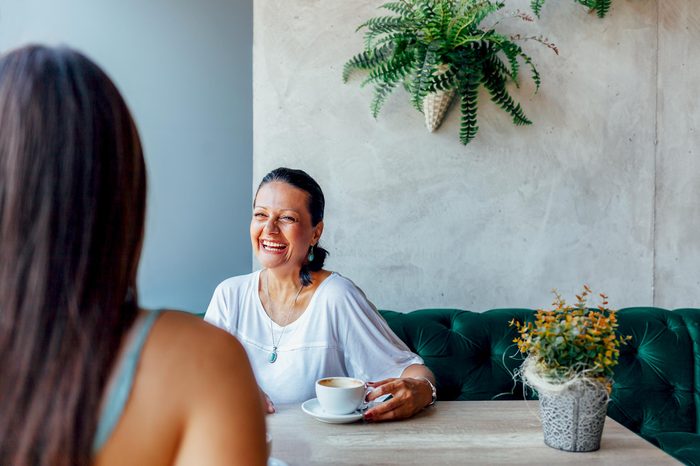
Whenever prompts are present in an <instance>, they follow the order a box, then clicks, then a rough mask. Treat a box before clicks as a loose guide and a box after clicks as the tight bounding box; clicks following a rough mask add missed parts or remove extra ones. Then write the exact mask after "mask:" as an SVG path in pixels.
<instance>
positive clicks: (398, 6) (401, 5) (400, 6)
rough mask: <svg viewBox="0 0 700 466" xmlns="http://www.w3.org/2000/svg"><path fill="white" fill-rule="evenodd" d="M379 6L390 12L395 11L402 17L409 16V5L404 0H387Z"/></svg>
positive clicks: (410, 10)
mask: <svg viewBox="0 0 700 466" xmlns="http://www.w3.org/2000/svg"><path fill="white" fill-rule="evenodd" d="M379 8H383V9H385V10H388V11H391V12H392V13H396V14H397V15H400V16H402V17H406V16H409V15H410V14H411V12H412V9H411V5H410V4H408V3H406V2H389V3H385V4H384V5H382V6H380V7H379Z"/></svg>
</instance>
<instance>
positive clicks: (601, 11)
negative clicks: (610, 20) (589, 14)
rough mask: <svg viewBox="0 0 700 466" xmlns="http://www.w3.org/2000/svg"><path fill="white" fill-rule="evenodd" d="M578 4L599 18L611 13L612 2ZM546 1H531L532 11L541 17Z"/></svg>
mask: <svg viewBox="0 0 700 466" xmlns="http://www.w3.org/2000/svg"><path fill="white" fill-rule="evenodd" d="M574 1H575V2H576V3H580V4H581V5H583V6H586V7H588V8H589V9H590V11H595V12H596V14H597V15H598V17H599V18H604V17H605V15H607V14H608V11H610V6H611V5H612V0H574ZM544 2H545V0H531V1H530V7H531V8H532V11H533V12H534V13H535V14H536V15H537V17H538V18H539V17H540V13H541V12H542V7H543V6H544Z"/></svg>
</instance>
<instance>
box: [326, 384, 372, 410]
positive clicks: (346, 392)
mask: <svg viewBox="0 0 700 466" xmlns="http://www.w3.org/2000/svg"><path fill="white" fill-rule="evenodd" d="M366 391H367V386H366V385H365V383H364V382H363V381H362V380H359V379H353V378H351V377H326V378H323V379H318V380H317V381H316V398H317V399H318V403H319V404H320V405H321V409H323V410H324V411H325V412H326V413H328V414H350V413H352V412H354V411H355V410H357V408H359V407H360V406H361V405H362V403H363V402H364V400H365V394H366Z"/></svg>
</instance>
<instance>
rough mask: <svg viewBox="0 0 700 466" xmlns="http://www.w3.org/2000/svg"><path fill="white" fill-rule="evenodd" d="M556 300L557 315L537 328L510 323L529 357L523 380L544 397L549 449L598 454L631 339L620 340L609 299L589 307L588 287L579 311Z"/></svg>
mask: <svg viewBox="0 0 700 466" xmlns="http://www.w3.org/2000/svg"><path fill="white" fill-rule="evenodd" d="M554 294H555V297H556V298H555V300H554V302H553V309H551V310H545V309H540V310H538V311H537V312H536V314H535V320H534V322H525V323H521V322H518V321H516V320H512V321H511V322H510V325H511V326H514V327H515V328H516V329H517V332H518V337H517V338H515V339H514V340H513V341H514V342H515V343H517V344H518V349H519V351H520V352H521V353H522V354H523V355H525V356H526V357H525V361H524V362H523V365H522V367H521V369H520V375H521V377H522V379H523V382H524V383H525V384H526V385H527V386H530V387H532V388H534V389H535V390H536V391H537V393H538V395H539V400H540V415H541V419H542V427H543V430H544V441H545V443H546V444H547V445H549V446H550V447H553V448H557V449H560V450H566V451H593V450H597V449H599V448H600V438H601V435H602V432H603V424H604V422H605V416H606V412H607V403H608V399H609V394H610V391H611V390H612V376H613V368H614V367H615V366H616V365H617V362H618V358H619V355H620V345H621V344H624V343H625V342H626V341H627V340H628V339H629V338H630V337H629V336H627V337H621V336H619V335H618V334H617V327H618V324H617V317H616V315H615V311H614V310H611V309H609V307H608V299H607V296H605V295H604V294H600V297H601V299H602V301H601V303H600V304H599V305H598V306H597V308H595V309H589V308H588V307H587V301H588V298H589V295H590V294H591V290H590V288H589V287H588V286H585V285H584V287H583V291H582V293H581V294H579V295H577V296H576V299H577V302H576V304H575V305H569V304H567V303H566V301H565V300H564V299H563V298H562V297H561V296H560V295H559V294H558V293H557V292H556V291H555V292H554Z"/></svg>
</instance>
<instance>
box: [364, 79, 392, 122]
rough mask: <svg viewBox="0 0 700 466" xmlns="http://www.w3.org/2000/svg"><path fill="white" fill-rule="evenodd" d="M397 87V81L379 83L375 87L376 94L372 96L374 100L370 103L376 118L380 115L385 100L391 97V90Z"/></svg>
mask: <svg viewBox="0 0 700 466" xmlns="http://www.w3.org/2000/svg"><path fill="white" fill-rule="evenodd" d="M394 87H396V82H390V83H379V84H377V85H376V86H375V87H374V96H373V97H372V102H371V103H370V107H369V108H370V111H371V112H372V116H373V117H374V118H375V119H376V118H377V117H378V116H379V112H380V110H381V109H382V106H384V102H386V99H387V98H388V97H389V95H390V94H391V92H392V91H393V90H394Z"/></svg>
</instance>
